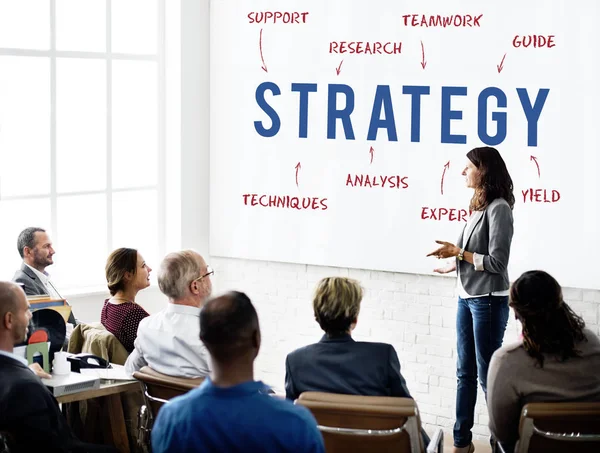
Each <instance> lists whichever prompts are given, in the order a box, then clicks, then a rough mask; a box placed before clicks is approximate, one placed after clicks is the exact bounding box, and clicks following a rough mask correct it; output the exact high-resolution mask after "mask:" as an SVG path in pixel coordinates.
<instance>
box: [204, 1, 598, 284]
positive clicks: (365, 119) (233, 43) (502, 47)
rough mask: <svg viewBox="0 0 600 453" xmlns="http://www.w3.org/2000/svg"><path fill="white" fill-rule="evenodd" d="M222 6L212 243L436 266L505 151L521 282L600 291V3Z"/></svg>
mask: <svg viewBox="0 0 600 453" xmlns="http://www.w3.org/2000/svg"><path fill="white" fill-rule="evenodd" d="M424 3H425V2H417V1H413V2H406V1H405V2H397V1H393V0H370V1H369V2H364V1H360V2H359V1H348V0H327V1H323V0H303V1H286V2H281V1H274V0H271V1H258V0H252V1H248V0H244V1H241V0H226V1H225V0H222V1H218V0H213V1H212V2H211V31H210V37H211V59H210V73H211V80H210V83H211V99H210V112H211V116H210V121H211V124H210V132H211V137H210V158H211V159H210V160H211V163H210V165H211V167H210V178H211V180H210V200H211V207H210V253H211V255H215V256H225V257H236V258H246V259H256V260H269V261H281V262H292V263H306V264H316V265H327V266H336V267H351V268H361V269H375V270H385V271H394V272H408V273H419V274H429V273H431V272H432V270H433V268H434V267H436V266H437V265H439V263H438V262H437V261H436V260H435V259H434V258H426V257H425V255H426V254H427V253H428V252H430V251H432V250H433V249H434V248H435V243H434V240H435V239H442V240H448V241H450V242H453V243H455V242H456V240H457V238H458V236H459V234H460V232H461V231H462V228H463V226H464V223H465V220H466V218H465V216H464V212H465V211H464V210H467V209H468V205H469V200H470V198H471V195H472V191H471V190H470V189H467V188H466V187H465V181H464V177H463V176H462V175H461V172H462V170H463V168H464V166H465V164H466V157H465V155H466V153H467V152H468V151H469V150H470V149H472V148H474V147H477V146H486V145H489V146H494V147H496V148H497V149H498V150H499V151H500V153H501V154H502V156H503V158H504V160H505V161H506V163H507V166H508V169H509V172H510V173H511V176H512V178H513V181H514V186H515V187H514V194H515V198H516V204H515V208H514V218H515V233H514V238H513V245H512V250H511V259H510V266H509V273H510V277H511V280H514V279H515V278H517V277H518V276H519V275H520V274H521V273H522V272H524V271H526V270H529V269H534V268H535V269H544V270H546V271H548V272H550V273H551V274H553V275H554V276H555V277H556V278H557V279H558V281H559V282H560V283H561V284H562V285H563V286H570V287H578V288H596V289H600V278H598V274H599V273H598V269H597V265H596V258H595V256H594V255H595V252H594V251H593V249H592V244H595V243H596V239H597V236H598V224H599V222H598V210H599V209H598V203H599V202H600V198H599V193H600V188H599V184H598V182H597V178H598V175H599V174H600V163H599V162H600V160H599V159H598V152H599V148H598V145H599V140H598V135H599V132H598V130H599V128H600V126H599V125H600V115H599V113H598V108H599V101H600V91H599V89H598V83H599V82H598V81H599V80H600V74H598V68H599V65H598V59H599V56H600V49H598V43H599V42H600V36H599V32H598V27H597V23H598V21H599V20H600V9H599V6H598V5H597V2H586V3H585V4H582V2H579V3H577V4H576V5H575V6H573V5H572V3H567V2H566V1H557V0H554V1H547V0H535V1H529V2H517V1H516V0H511V1H506V2H486V3H485V4H483V2H480V1H475V0H469V1H460V2H457V1H441V0H440V1H431V2H427V4H426V5H425V4H424Z"/></svg>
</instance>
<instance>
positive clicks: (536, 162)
mask: <svg viewBox="0 0 600 453" xmlns="http://www.w3.org/2000/svg"><path fill="white" fill-rule="evenodd" d="M529 160H530V161H534V162H535V166H536V167H537V171H538V178H539V177H540V164H538V161H537V158H536V157H535V156H533V155H532V156H530V157H529Z"/></svg>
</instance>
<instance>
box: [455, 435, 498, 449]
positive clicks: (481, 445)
mask: <svg viewBox="0 0 600 453" xmlns="http://www.w3.org/2000/svg"><path fill="white" fill-rule="evenodd" d="M473 445H475V453H491V452H492V447H490V443H489V442H488V441H483V440H474V441H473ZM453 447H454V444H453V442H452V436H448V435H444V453H452V448H453Z"/></svg>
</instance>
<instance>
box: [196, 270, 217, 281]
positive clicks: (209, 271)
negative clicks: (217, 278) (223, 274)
mask: <svg viewBox="0 0 600 453" xmlns="http://www.w3.org/2000/svg"><path fill="white" fill-rule="evenodd" d="M209 275H215V271H214V270H213V268H212V267H210V266H206V274H204V275H202V276H200V277H198V278H195V279H194V280H192V282H197V281H198V280H202V279H203V278H204V277H208V276H209Z"/></svg>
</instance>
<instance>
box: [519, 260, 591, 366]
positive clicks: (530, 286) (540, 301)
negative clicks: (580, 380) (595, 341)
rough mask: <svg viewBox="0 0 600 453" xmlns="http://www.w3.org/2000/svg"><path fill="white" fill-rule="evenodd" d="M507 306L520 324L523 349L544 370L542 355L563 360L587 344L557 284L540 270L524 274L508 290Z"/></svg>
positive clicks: (576, 355)
mask: <svg viewBox="0 0 600 453" xmlns="http://www.w3.org/2000/svg"><path fill="white" fill-rule="evenodd" d="M509 305H510V306H511V307H512V308H513V310H514V311H515V314H516V316H517V319H518V320H519V321H521V324H522V325H523V346H524V347H525V350H526V351H527V353H528V354H529V355H530V356H531V357H533V358H535V359H536V360H537V362H538V364H539V366H540V368H543V367H544V354H550V355H554V356H556V357H557V358H558V359H559V360H561V361H565V360H567V359H568V358H570V357H579V355H580V352H579V351H578V350H577V349H576V345H577V344H578V343H581V342H582V341H587V338H586V336H585V334H584V333H583V329H584V328H585V322H584V321H583V319H581V317H579V316H577V315H576V314H575V313H574V312H573V310H571V307H569V305H567V303H566V302H565V301H564V300H563V296H562V289H561V287H560V285H559V284H558V282H557V281H556V280H555V279H554V278H553V277H552V276H551V275H550V274H548V273H546V272H544V271H528V272H525V273H524V274H523V275H521V276H520V277H519V278H518V279H517V280H516V281H515V282H514V283H513V284H512V286H511V288H510V303H509Z"/></svg>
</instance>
